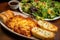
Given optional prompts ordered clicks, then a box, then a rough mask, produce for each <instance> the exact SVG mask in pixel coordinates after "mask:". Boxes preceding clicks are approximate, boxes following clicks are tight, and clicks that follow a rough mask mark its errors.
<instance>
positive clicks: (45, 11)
mask: <svg viewBox="0 0 60 40" xmlns="http://www.w3.org/2000/svg"><path fill="white" fill-rule="evenodd" d="M36 3H37V4H36ZM44 3H45V4H44ZM39 4H40V5H39ZM59 4H60V3H59V2H58V1H51V0H45V1H42V0H41V1H39V0H36V1H34V0H33V1H29V0H28V1H23V0H22V1H21V2H20V3H19V10H20V11H21V12H22V13H24V14H26V15H32V16H34V18H35V19H36V20H39V19H42V20H46V21H53V20H57V19H59V18H60V16H59V15H60V11H59V10H60V6H59ZM22 5H23V6H22ZM31 5H32V7H31ZM44 5H45V6H46V7H44ZM51 5H54V6H51ZM41 6H42V10H41V9H40V8H41ZM39 7H40V8H39ZM24 8H25V9H24ZM56 8H57V9H56ZM37 10H38V12H37V13H36V11H37ZM56 10H57V11H56ZM40 11H41V13H42V14H41V13H39V12H40ZM51 12H52V13H51ZM39 15H40V16H39ZM49 15H50V16H49Z"/></svg>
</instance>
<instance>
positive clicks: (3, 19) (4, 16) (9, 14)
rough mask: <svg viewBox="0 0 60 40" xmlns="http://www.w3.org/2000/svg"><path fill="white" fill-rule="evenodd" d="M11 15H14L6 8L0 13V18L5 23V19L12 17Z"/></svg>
mask: <svg viewBox="0 0 60 40" xmlns="http://www.w3.org/2000/svg"><path fill="white" fill-rule="evenodd" d="M13 16H14V13H13V12H12V11H10V10H7V11H5V12H3V13H1V14H0V20H1V21H3V22H4V23H5V22H6V21H7V20H9V19H10V18H12V17H13Z"/></svg>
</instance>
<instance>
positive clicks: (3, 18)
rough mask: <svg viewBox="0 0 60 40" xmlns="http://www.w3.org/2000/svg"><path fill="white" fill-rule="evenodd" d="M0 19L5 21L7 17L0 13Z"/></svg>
mask: <svg viewBox="0 0 60 40" xmlns="http://www.w3.org/2000/svg"><path fill="white" fill-rule="evenodd" d="M0 20H1V21H2V22H4V23H5V22H6V21H7V17H6V16H5V15H3V14H0Z"/></svg>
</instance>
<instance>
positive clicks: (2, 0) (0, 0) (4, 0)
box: [0, 0, 60, 2]
mask: <svg viewBox="0 0 60 40" xmlns="http://www.w3.org/2000/svg"><path fill="white" fill-rule="evenodd" d="M8 1H10V0H0V2H8ZM19 1H20V0H19ZM56 1H60V0H56Z"/></svg>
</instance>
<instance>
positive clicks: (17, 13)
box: [0, 11, 39, 40]
mask: <svg viewBox="0 0 60 40" xmlns="http://www.w3.org/2000/svg"><path fill="white" fill-rule="evenodd" d="M13 13H14V14H15V15H21V16H23V17H28V16H26V15H24V14H22V13H19V12H14V11H13ZM0 24H1V25H2V26H3V27H4V28H5V29H7V30H8V31H10V32H12V33H14V34H16V35H18V36H20V37H21V36H22V37H24V38H27V39H32V40H39V39H37V38H35V37H27V36H24V35H22V34H19V33H17V32H15V31H13V30H11V29H10V28H8V27H7V26H6V25H5V24H4V23H3V22H2V21H1V20H0Z"/></svg>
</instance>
